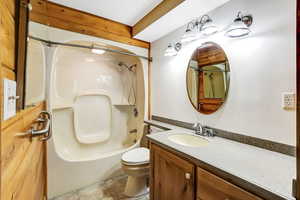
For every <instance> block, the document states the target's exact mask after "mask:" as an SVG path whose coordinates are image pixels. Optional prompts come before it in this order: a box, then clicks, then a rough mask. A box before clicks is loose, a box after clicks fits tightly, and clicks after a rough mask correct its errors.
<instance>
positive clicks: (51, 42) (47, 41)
mask: <svg viewBox="0 0 300 200" xmlns="http://www.w3.org/2000/svg"><path fill="white" fill-rule="evenodd" d="M28 37H29V38H30V39H33V40H37V41H40V42H43V43H46V44H47V45H61V46H68V47H77V48H83V49H99V50H104V51H107V52H111V53H119V54H123V55H128V56H134V57H139V58H143V59H146V60H148V61H150V62H152V58H151V57H150V58H148V57H146V56H140V55H136V54H133V53H128V52H125V51H119V50H115V49H109V48H102V47H95V46H86V45H79V44H68V43H62V42H54V41H50V40H44V39H41V38H38V37H34V36H31V35H30V36H28Z"/></svg>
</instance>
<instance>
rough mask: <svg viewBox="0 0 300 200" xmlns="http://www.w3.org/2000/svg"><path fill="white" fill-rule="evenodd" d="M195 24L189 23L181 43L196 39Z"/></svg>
mask: <svg viewBox="0 0 300 200" xmlns="http://www.w3.org/2000/svg"><path fill="white" fill-rule="evenodd" d="M196 26H197V22H193V21H192V22H189V23H188V25H187V28H186V30H185V33H184V35H183V36H182V37H181V42H182V43H187V42H192V41H194V40H196V39H197V30H196Z"/></svg>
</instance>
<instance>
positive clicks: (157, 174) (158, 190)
mask: <svg viewBox="0 0 300 200" xmlns="http://www.w3.org/2000/svg"><path fill="white" fill-rule="evenodd" d="M150 181H151V182H150V184H151V189H150V190H151V191H150V192H151V194H150V196H151V200H194V199H195V190H194V185H195V183H194V182H195V166H194V165H193V164H191V163H190V162H188V161H186V160H184V159H182V158H180V157H178V156H176V155H174V154H172V153H170V152H168V151H165V150H164V149H162V148H160V147H158V146H157V145H154V144H152V145H151V178H150Z"/></svg>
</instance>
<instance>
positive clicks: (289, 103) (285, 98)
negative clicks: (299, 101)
mask: <svg viewBox="0 0 300 200" xmlns="http://www.w3.org/2000/svg"><path fill="white" fill-rule="evenodd" d="M295 105H296V94H295V93H292V92H285V93H283V94H282V108H283V109H286V110H291V109H295Z"/></svg>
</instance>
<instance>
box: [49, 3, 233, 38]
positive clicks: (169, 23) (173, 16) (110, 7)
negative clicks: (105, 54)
mask: <svg viewBox="0 0 300 200" xmlns="http://www.w3.org/2000/svg"><path fill="white" fill-rule="evenodd" d="M50 1H52V2H54V3H58V4H61V5H64V6H67V7H71V8H74V9H77V10H82V11H85V12H88V13H92V14H94V15H97V16H100V17H104V18H107V19H111V20H114V21H117V22H121V23H123V24H127V25H129V26H133V25H134V24H136V22H138V21H139V20H140V19H141V18H143V17H144V16H145V15H146V14H147V13H149V12H150V11H151V10H152V9H153V8H154V7H155V6H156V5H158V4H159V3H160V2H162V1H163V0H88V1H85V0H72V1H71V0H69V1H66V0H50ZM227 1H229V0H209V1H207V0H186V1H184V2H183V3H181V4H180V5H178V6H177V7H176V8H174V9H173V10H172V11H170V12H169V13H167V14H166V15H164V16H163V17H161V18H160V19H159V20H157V21H156V22H154V23H153V24H151V25H150V26H148V27H147V28H146V29H145V30H143V31H142V32H140V33H139V34H138V35H136V36H135V38H137V39H140V40H144V41H148V42H153V41H155V40H157V39H159V38H161V37H163V36H165V35H167V34H168V33H170V32H172V31H174V30H175V29H177V28H179V27H181V26H183V25H184V24H186V23H188V22H189V21H190V20H192V19H194V18H196V17H199V16H201V15H203V14H205V13H207V12H209V11H211V10H213V9H215V8H217V7H219V6H221V5H223V4H224V3H226V2H227Z"/></svg>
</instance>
